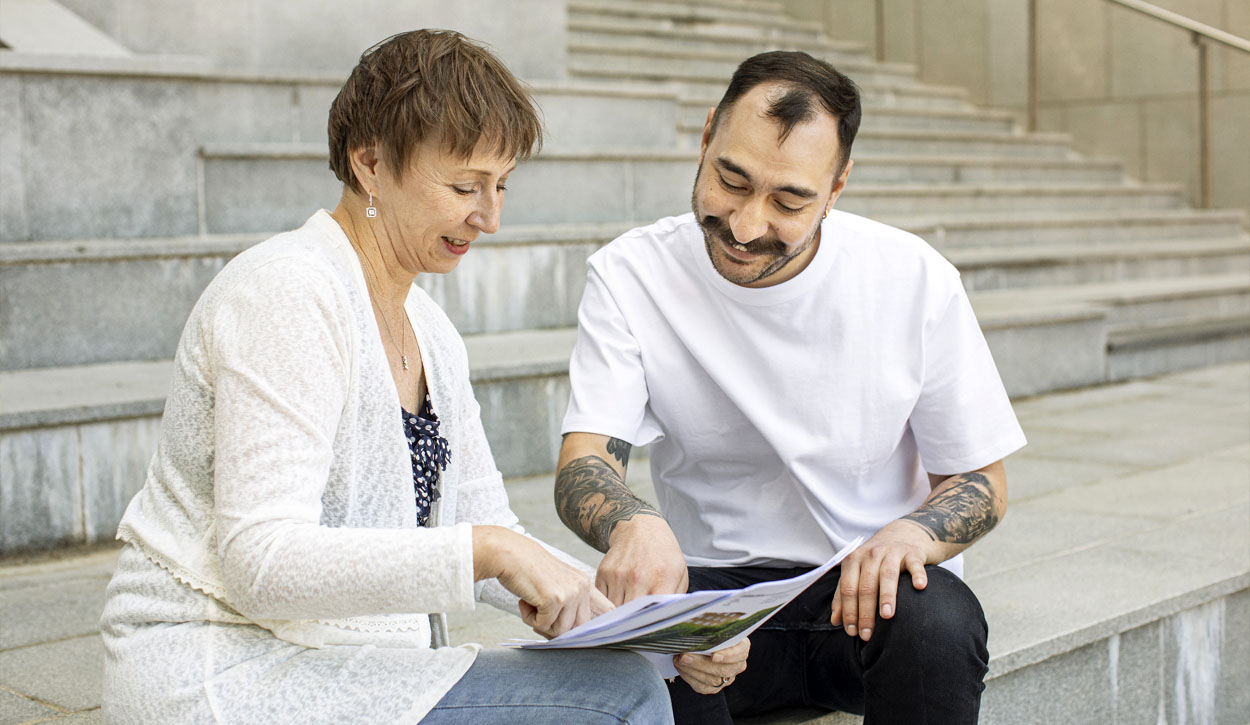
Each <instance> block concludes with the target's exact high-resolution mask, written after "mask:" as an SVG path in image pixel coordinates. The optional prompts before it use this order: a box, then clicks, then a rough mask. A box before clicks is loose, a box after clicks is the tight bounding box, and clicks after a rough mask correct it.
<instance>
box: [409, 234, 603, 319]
mask: <svg viewBox="0 0 1250 725" xmlns="http://www.w3.org/2000/svg"><path fill="white" fill-rule="evenodd" d="M597 249H599V244H598V243H594V242H591V243H583V244H543V245H526V246H512V245H489V246H482V247H480V248H478V249H474V250H472V251H471V252H470V253H469V254H468V255H467V256H466V257H465V259H464V261H463V262H461V263H460V265H459V266H458V267H457V268H456V270H455V271H454V272H453V273H451V274H447V275H423V276H422V277H420V278H418V283H419V284H420V285H421V286H422V287H423V288H425V290H426V291H427V292H429V293H430V296H431V297H433V298H434V300H435V301H436V302H438V304H439V305H440V306H441V307H442V308H443V310H444V311H446V312H447V315H448V317H450V318H451V321H452V322H453V323H455V325H456V329H458V330H459V331H460V333H461V334H464V335H469V334H476V333H488V332H505V331H510V330H531V329H541V328H552V327H573V326H576V325H577V306H578V304H579V303H580V302H581V299H582V290H583V289H585V287H586V259H587V258H588V257H589V256H590V255H591V254H593V253H594V252H595V250H597Z"/></svg>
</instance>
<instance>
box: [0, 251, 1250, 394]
mask: <svg viewBox="0 0 1250 725" xmlns="http://www.w3.org/2000/svg"><path fill="white" fill-rule="evenodd" d="M600 244H601V242H600V241H599V240H587V241H585V242H558V243H557V242H546V243H527V244H505V243H479V244H478V245H476V246H475V247H474V248H473V249H472V250H471V251H470V254H468V255H467V256H466V257H465V258H464V260H463V261H462V262H461V263H460V265H459V266H458V267H457V268H456V270H455V271H454V272H452V273H451V274H449V275H425V276H422V277H420V278H418V284H420V285H421V286H422V287H424V288H425V289H426V290H427V291H428V292H429V293H430V295H431V296H432V297H433V298H434V300H435V301H436V302H438V304H439V305H440V306H442V308H443V309H444V310H445V311H446V312H447V314H448V316H449V317H450V318H451V320H452V322H453V323H455V325H456V327H457V329H459V330H460V331H461V333H462V334H477V333H494V332H505V331H514V330H527V329H538V328H553V327H572V326H575V325H576V324H577V305H578V303H579V302H580V300H581V294H582V290H583V288H584V286H585V274H586V259H587V258H588V257H589V256H590V255H591V254H593V253H594V252H595V250H597V249H598V248H599V246H600ZM225 259H226V257H225V256H222V255H204V256H198V257H190V258H185V259H138V260H130V261H80V262H64V263H57V264H29V265H9V266H6V267H0V282H2V283H3V285H2V286H0V295H2V296H0V311H2V312H0V324H2V325H3V329H5V330H6V334H5V335H4V336H3V337H2V338H0V369H7V370H12V369H23V368H32V367H49V366H59V365H75V364H86V363H96V362H112V361H120V360H131V359H161V358H167V357H170V356H172V355H173V351H174V349H175V347H176V345H177V341H178V336H179V335H180V334H181V331H182V325H183V323H184V321H185V319H186V316H187V315H188V314H189V313H190V310H191V307H192V306H193V305H194V303H195V300H196V299H197V298H198V296H199V294H200V293H201V291H202V290H203V288H204V286H206V285H207V284H208V282H209V281H210V280H211V279H212V276H213V275H214V274H216V272H217V270H218V269H220V267H221V265H222V264H224V262H225ZM961 271H962V276H963V281H964V285H965V287H966V288H967V289H969V290H970V291H985V290H996V289H1023V288H1027V287H1033V286H1055V285H1067V284H1080V283H1093V282H1108V281H1116V280H1126V279H1139V278H1147V277H1148V278H1159V279H1173V278H1176V277H1181V276H1190V275H1196V274H1203V273H1212V274H1219V273H1225V274H1226V273H1231V272H1234V271H1250V257H1247V255H1245V254H1244V253H1242V254H1230V255H1211V256H1203V257H1187V258H1164V259H1149V258H1144V259H1131V260H1119V261H1115V260H1111V261H1095V262H1089V263H1077V262H1073V263H1068V264H1061V265H1053V266H1045V267H1021V266H1006V265H1004V266H993V267H984V266H979V267H977V268H975V269H969V268H967V267H965V268H963V269H962V270H961ZM158 280H159V282H157V281H158ZM65 290H73V293H72V294H69V295H67V294H65V293H64V291H65ZM118 290H122V291H124V293H123V294H118ZM1146 319H1148V318H1146ZM50 329H54V330H59V331H60V332H61V334H59V335H57V336H55V337H51V338H50V337H49V336H48V335H47V330H50ZM99 330H108V334H107V335H103V336H102V335H99V334H97V331H99ZM67 341H69V342H72V341H81V342H80V344H67Z"/></svg>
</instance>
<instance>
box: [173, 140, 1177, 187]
mask: <svg viewBox="0 0 1250 725" xmlns="http://www.w3.org/2000/svg"><path fill="white" fill-rule="evenodd" d="M700 129H702V127H700ZM1059 136H1061V135H1056V134H1039V135H1016V134H1011V133H1005V132H1004V133H985V134H979V135H978V134H976V133H965V132H962V131H933V132H927V133H922V134H913V133H909V132H905V131H896V130H889V129H887V130H874V129H865V130H864V131H863V132H862V133H860V134H859V136H858V138H860V139H872V140H878V139H880V140H886V141H890V140H930V141H953V142H962V141H967V142H970V143H971V142H976V141H992V142H995V143H1002V144H1004V145H1027V144H1031V143H1043V144H1057V145H1066V142H1067V139H1066V137H1059ZM198 153H199V155H200V157H201V158H204V159H266V158H268V159H308V160H323V159H328V158H329V157H330V151H329V148H328V147H327V146H326V145H325V144H322V143H308V142H284V141H231V142H213V143H205V144H201V145H200V146H199V147H198ZM693 156H694V150H692V149H680V148H652V149H647V148H619V149H611V148H590V149H571V148H566V149H561V148H559V147H554V148H553V147H548V148H545V149H544V150H543V151H542V153H540V154H539V155H538V156H536V157H534V158H535V159H536V160H603V159H612V158H620V159H647V160H669V159H690V158H693ZM855 158H856V159H858V158H860V157H859V156H856V157H855ZM863 158H865V159H867V160H869V162H871V161H872V160H874V159H875V160H877V161H878V162H880V163H892V164H899V163H906V162H907V160H909V159H924V160H925V161H926V162H929V161H932V162H933V163H950V162H951V161H952V160H954V159H962V160H964V161H965V162H967V161H974V162H976V163H985V162H987V161H990V160H993V161H995V162H996V163H999V164H1001V165H1012V164H1015V165H1026V164H1027V163H1031V162H1032V161H1034V160H1033V159H1014V158H1002V157H988V159H980V158H978V157H976V156H972V155H964V156H949V155H946V156H928V157H925V156H917V155H916V154H914V153H912V154H908V153H899V154H881V153H877V154H867V155H865V156H864V157H863ZM1038 163H1039V164H1042V165H1099V164H1100V163H1101V164H1105V165H1114V163H1115V162H1114V161H1112V162H1106V161H1102V162H1099V161H1093V162H1092V163H1091V162H1090V161H1088V160H1082V159H1068V158H1061V159H1043V160H1038ZM1150 186H1154V187H1160V186H1165V184H1140V187H1141V188H1147V187H1150ZM1171 186H1173V187H1176V188H1179V185H1177V184H1172V185H1171Z"/></svg>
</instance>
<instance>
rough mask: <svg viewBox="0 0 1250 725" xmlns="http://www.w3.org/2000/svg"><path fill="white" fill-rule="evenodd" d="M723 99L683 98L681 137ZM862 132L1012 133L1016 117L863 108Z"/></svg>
mask: <svg viewBox="0 0 1250 725" xmlns="http://www.w3.org/2000/svg"><path fill="white" fill-rule="evenodd" d="M719 102H720V97H719V96H718V97H714V98H712V97H704V98H700V99H691V98H682V99H681V100H680V102H679V106H678V109H677V114H678V124H679V125H680V127H681V129H682V132H683V133H682V137H683V138H687V139H688V136H689V134H692V133H695V132H701V130H702V128H703V124H704V123H705V122H706V121H707V112H708V109H709V108H715V107H716V105H717V104H718V103H719ZM863 110H864V117H863V121H862V122H861V124H860V130H861V131H864V130H878V131H884V130H887V129H908V130H918V131H977V132H982V133H992V134H1000V133H1012V132H1014V131H1015V130H1016V126H1015V118H1014V117H1013V116H1012V115H1011V114H1010V113H1007V112H1004V111H993V110H987V109H979V108H970V107H965V108H948V109H941V108H906V107H888V106H873V105H869V104H865V105H864V109H863Z"/></svg>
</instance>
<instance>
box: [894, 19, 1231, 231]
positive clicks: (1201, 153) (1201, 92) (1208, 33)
mask: <svg viewBox="0 0 1250 725" xmlns="http://www.w3.org/2000/svg"><path fill="white" fill-rule="evenodd" d="M1106 2H1109V3H1111V4H1112V5H1118V6H1120V7H1122V8H1125V9H1126V10H1133V11H1135V12H1138V13H1141V14H1143V15H1146V16H1148V17H1151V18H1154V19H1155V20H1159V21H1161V22H1164V23H1167V24H1169V25H1172V26H1173V27H1176V28H1180V29H1181V30H1187V31H1189V33H1190V37H1191V38H1192V39H1193V43H1194V45H1195V46H1197V48H1198V165H1199V169H1198V179H1199V182H1198V184H1199V186H1198V205H1199V206H1201V207H1203V208H1209V207H1210V206H1211V90H1210V77H1209V73H1208V70H1209V66H1210V64H1209V62H1208V58H1207V55H1208V53H1207V46H1208V45H1210V43H1211V42H1212V41H1213V42H1216V43H1220V44H1222V45H1225V46H1227V47H1229V48H1232V49H1234V50H1240V51H1242V52H1243V53H1250V40H1246V39H1245V38H1242V37H1240V36H1237V35H1233V34H1232V33H1229V32H1225V31H1223V30H1220V29H1219V28H1216V27H1212V26H1210V25H1207V24H1206V23H1200V22H1198V21H1197V20H1194V19H1192V18H1188V17H1185V16H1184V15H1181V14H1180V13H1174V12H1172V11H1171V10H1166V9H1164V8H1161V7H1159V6H1158V5H1154V4H1151V3H1148V2H1145V1H1144V0H1106ZM1028 3H1029V5H1028V35H1029V47H1028V74H1029V100H1028V130H1029V131H1031V132H1032V131H1036V130H1037V111H1038V106H1040V105H1041V99H1040V97H1039V96H1040V92H1039V83H1038V75H1039V71H1038V67H1039V50H1038V49H1039V46H1040V44H1039V43H1038V39H1037V25H1038V23H1037V6H1038V0H1028ZM875 6H876V7H875V11H876V12H875V18H874V19H875V21H876V23H875V24H876V36H877V37H876V48H875V50H876V56H877V60H879V61H884V60H885V0H876V3H875Z"/></svg>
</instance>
